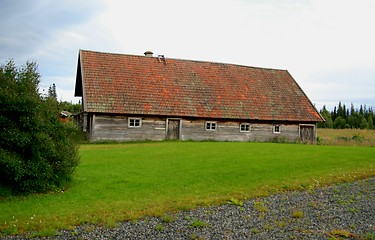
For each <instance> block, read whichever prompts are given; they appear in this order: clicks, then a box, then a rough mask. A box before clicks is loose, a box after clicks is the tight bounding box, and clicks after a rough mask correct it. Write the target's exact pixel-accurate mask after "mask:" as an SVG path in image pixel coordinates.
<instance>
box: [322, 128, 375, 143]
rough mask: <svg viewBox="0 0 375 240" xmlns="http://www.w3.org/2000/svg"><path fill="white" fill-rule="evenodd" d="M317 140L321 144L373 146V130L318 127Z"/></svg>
mask: <svg viewBox="0 0 375 240" xmlns="http://www.w3.org/2000/svg"><path fill="white" fill-rule="evenodd" d="M318 141H319V144H323V145H336V146H371V147H375V130H367V129H328V128H319V129H318Z"/></svg>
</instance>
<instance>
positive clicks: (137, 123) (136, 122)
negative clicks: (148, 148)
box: [128, 118, 142, 127]
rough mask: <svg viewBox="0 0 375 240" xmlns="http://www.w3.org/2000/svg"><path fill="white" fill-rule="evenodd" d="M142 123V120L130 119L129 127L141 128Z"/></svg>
mask: <svg viewBox="0 0 375 240" xmlns="http://www.w3.org/2000/svg"><path fill="white" fill-rule="evenodd" d="M141 124H142V121H141V119H140V118H129V122H128V126H129V127H141Z"/></svg>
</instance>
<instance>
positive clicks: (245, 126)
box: [240, 123, 250, 132]
mask: <svg viewBox="0 0 375 240" xmlns="http://www.w3.org/2000/svg"><path fill="white" fill-rule="evenodd" d="M240 132H250V124H249V123H241V124H240Z"/></svg>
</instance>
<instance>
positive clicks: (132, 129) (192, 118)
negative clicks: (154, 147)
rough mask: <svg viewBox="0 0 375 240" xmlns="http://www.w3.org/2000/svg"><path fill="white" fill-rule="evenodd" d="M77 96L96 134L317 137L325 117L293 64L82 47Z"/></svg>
mask: <svg viewBox="0 0 375 240" xmlns="http://www.w3.org/2000/svg"><path fill="white" fill-rule="evenodd" d="M75 96H80V97H82V104H83V106H82V113H81V114H80V124H81V127H82V130H83V131H84V132H86V134H87V137H88V138H89V139H90V141H107V140H109V141H113V140H114V141H139V140H165V139H167V140H171V139H179V140H195V141H201V140H216V141H273V140H278V141H302V142H311V143H314V142H315V139H316V123H317V122H321V121H324V119H323V118H322V117H321V115H320V114H319V112H317V110H316V109H315V107H314V106H313V104H312V103H311V101H310V100H309V99H308V97H307V96H306V94H305V93H304V92H303V90H302V89H301V88H300V87H299V85H298V84H297V82H296V81H295V80H294V79H293V77H292V76H291V75H290V74H289V72H288V71H286V70H278V69H267V68H257V67H248V66H241V65H234V64H224V63H215V62H204V61H193V60H181V59H172V58H165V57H164V56H162V55H159V56H156V57H155V56H153V53H152V52H145V55H142V56H135V55H124V54H113V53H102V52H93V51H86V50H80V51H79V56H78V67H77V76H76V86H75Z"/></svg>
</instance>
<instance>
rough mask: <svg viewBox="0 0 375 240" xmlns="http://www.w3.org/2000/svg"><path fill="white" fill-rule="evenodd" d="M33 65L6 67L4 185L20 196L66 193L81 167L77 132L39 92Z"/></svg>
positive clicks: (1, 127)
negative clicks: (57, 189) (73, 174)
mask: <svg viewBox="0 0 375 240" xmlns="http://www.w3.org/2000/svg"><path fill="white" fill-rule="evenodd" d="M39 78H40V75H39V73H38V72H37V66H36V64H35V63H33V62H27V63H26V65H25V66H23V67H22V68H20V69H17V68H16V67H15V64H14V62H13V61H9V62H8V63H7V64H6V65H4V66H0V90H1V91H0V183H1V184H2V185H6V186H8V187H10V188H11V189H12V190H13V191H16V192H26V193H30V192H46V191H48V190H52V189H56V188H61V187H63V186H64V185H65V184H66V183H68V182H69V181H70V179H71V176H72V173H73V172H74V170H75V167H76V166H77V165H78V162H79V157H78V144H77V143H78V142H77V141H76V140H75V136H76V134H77V130H76V128H75V127H74V126H73V125H72V124H64V123H62V122H60V121H59V118H58V112H57V109H55V108H54V106H55V105H54V104H52V103H51V101H52V100H51V99H49V98H43V97H41V96H40V95H39V93H38V84H39Z"/></svg>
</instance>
